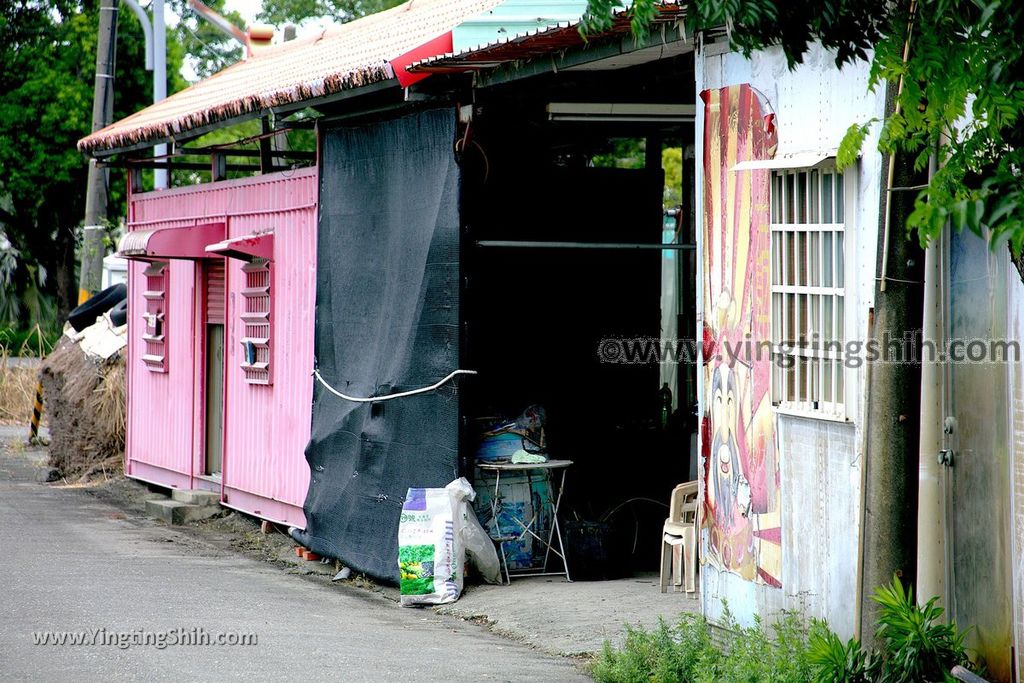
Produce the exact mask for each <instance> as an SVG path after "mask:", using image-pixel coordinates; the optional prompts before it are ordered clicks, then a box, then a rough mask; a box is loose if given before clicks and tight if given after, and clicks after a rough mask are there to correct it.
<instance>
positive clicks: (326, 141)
mask: <svg viewBox="0 0 1024 683" xmlns="http://www.w3.org/2000/svg"><path fill="white" fill-rule="evenodd" d="M454 136H455V115H454V111H453V110H451V109H433V110H428V111H422V112H418V113H414V114H410V115H407V116H404V117H402V118H397V119H393V120H390V121H385V122H381V123H374V124H370V125H363V126H358V127H345V128H336V129H329V130H327V131H326V132H325V134H324V136H323V147H322V149H323V158H322V162H321V167H320V226H319V233H318V237H317V278H316V284H317V292H316V330H315V342H314V343H315V353H316V362H317V366H318V368H319V370H320V373H321V375H322V376H323V377H324V379H325V380H326V381H327V382H329V383H330V384H331V385H332V386H333V387H335V388H336V389H337V390H338V391H341V392H342V393H345V394H347V395H349V396H356V397H366V396H379V395H384V394H390V393H397V392H401V391H407V390H410V389H416V388H420V387H424V386H429V385H431V384H434V383H435V382H437V381H438V380H440V379H442V378H443V377H445V376H446V375H447V374H448V373H450V372H451V371H452V370H455V369H456V368H458V367H459V207H458V188H459V172H458V167H457V165H456V163H455V159H454V156H453V152H452V143H453V140H454ZM459 381H460V380H459V379H458V378H456V379H455V380H453V381H451V382H449V383H447V384H446V385H444V386H442V387H441V388H440V389H438V390H436V391H432V392H429V393H424V394H418V395H416V396H411V397H408V398H399V399H396V400H393V401H386V402H379V403H373V404H370V403H355V402H351V401H347V400H344V399H341V398H338V397H337V396H334V395H332V394H330V393H329V392H328V391H327V390H326V389H324V388H323V387H322V386H320V385H319V383H317V384H316V385H315V389H314V395H313V418H312V420H313V422H312V436H311V439H310V442H309V445H308V446H307V448H306V459H307V461H308V462H309V466H310V471H311V481H310V484H309V492H308V493H307V496H306V502H305V507H304V509H305V513H306V530H305V532H298V534H297V537H298V539H299V540H300V541H301V542H302V543H303V544H304V545H306V546H307V547H309V548H310V549H311V550H313V551H314V552H316V553H319V554H321V555H324V556H328V557H334V558H338V559H340V560H341V561H342V562H344V563H345V564H346V565H347V566H349V567H351V568H352V569H353V570H355V571H358V572H364V573H366V574H368V575H370V576H373V577H375V578H377V579H382V580H386V581H391V582H396V583H397V581H398V522H399V517H400V515H401V510H402V501H403V499H404V497H405V495H406V491H407V489H408V488H409V487H411V486H415V487H440V486H444V485H445V484H447V483H449V482H450V481H451V480H452V479H454V478H455V477H456V476H457V468H458V459H457V449H458V435H459V405H458V393H457V382H459ZM462 381H464V380H462Z"/></svg>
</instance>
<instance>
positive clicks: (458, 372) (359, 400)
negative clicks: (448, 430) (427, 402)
mask: <svg viewBox="0 0 1024 683" xmlns="http://www.w3.org/2000/svg"><path fill="white" fill-rule="evenodd" d="M475 374H477V373H476V370H452V371H451V372H450V373H449V374H448V376H447V377H445V378H444V379H442V380H441V381H439V382H437V383H436V384H431V385H430V386H429V387H421V388H419V389H411V390H409V391H402V392H399V393H397V394H388V395H387V396H371V397H370V398H359V397H357V396H346V395H345V394H343V393H341V392H340V391H338V390H337V389H335V388H334V387H332V386H331V385H330V384H328V383H327V380H325V379H324V378H323V377H321V376H320V371H319V370H313V376H314V377H316V381H318V382H320V384H322V385H324V388H325V389H327V391H329V392H331V393H332V394H334V395H335V396H337V397H339V398H343V399H345V400H346V401H354V402H356V403H377V402H379V401H390V400H391V399H394V398H404V397H406V396H413V395H414V394H425V393H426V392H428V391H433V390H434V389H437V388H438V387H440V386H441V385H443V384H445V383H446V382H449V381H451V379H452V378H453V377H455V376H456V375H475Z"/></svg>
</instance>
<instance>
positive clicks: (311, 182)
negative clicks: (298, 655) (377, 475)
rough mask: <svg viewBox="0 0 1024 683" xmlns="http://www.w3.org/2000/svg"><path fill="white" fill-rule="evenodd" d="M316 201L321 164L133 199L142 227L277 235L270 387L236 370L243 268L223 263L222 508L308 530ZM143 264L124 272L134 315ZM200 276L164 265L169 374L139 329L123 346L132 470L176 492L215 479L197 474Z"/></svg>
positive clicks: (185, 266)
mask: <svg viewBox="0 0 1024 683" xmlns="http://www.w3.org/2000/svg"><path fill="white" fill-rule="evenodd" d="M316 200H317V175H316V169H303V170H299V171H289V172H282V173H274V174H268V175H264V176H260V177H255V178H246V179H243V180H233V181H225V182H219V183H212V184H207V185H196V186H192V187H187V188H177V189H173V190H166V191H162V192H150V193H146V194H141V195H136V196H134V197H133V199H132V202H131V205H130V213H129V218H130V221H131V223H132V225H133V227H135V228H137V229H143V228H145V229H150V228H158V227H180V226H184V225H192V224H196V223H200V222H211V221H216V220H218V219H223V220H225V222H226V223H227V233H228V236H229V237H238V236H242V235H246V234H251V233H253V232H259V231H265V230H267V229H271V228H272V229H273V230H274V262H273V265H272V266H271V269H272V272H273V290H272V313H271V318H272V321H273V330H274V331H273V339H272V341H271V349H272V359H271V367H272V373H273V384H271V385H270V386H261V385H253V384H249V383H247V382H246V381H245V378H244V375H243V373H242V369H241V367H240V362H241V360H242V358H241V353H242V351H241V347H240V344H239V338H240V337H241V336H242V329H241V321H240V319H239V315H238V314H239V307H240V306H241V304H242V294H241V290H242V288H243V286H244V277H243V273H242V270H241V267H242V262H241V261H237V260H234V259H228V260H227V263H226V275H227V324H226V326H225V342H224V343H225V370H224V372H225V377H224V387H225V389H224V392H225V399H224V402H225V412H224V451H223V453H224V456H223V475H222V485H223V501H224V503H225V504H227V505H229V506H231V507H235V508H238V509H241V510H243V511H245V512H249V513H252V514H255V515H258V516H261V517H264V518H267V519H271V520H274V521H279V522H283V523H287V524H290V525H294V526H300V527H303V526H305V518H304V516H303V514H302V503H303V500H304V499H305V496H306V489H307V488H308V485H309V468H308V466H307V464H306V461H305V457H304V455H303V451H304V449H305V447H306V443H307V442H308V440H309V430H310V403H311V400H312V392H313V385H312V377H311V375H310V373H311V370H312V367H313V315H314V304H315V286H316V225H317V215H316V210H317V209H316ZM142 269H143V268H142V266H138V265H133V266H132V268H131V272H130V277H131V280H130V288H131V297H132V300H131V306H132V314H131V315H132V316H134V317H137V316H136V315H135V313H134V312H135V311H141V310H143V304H142V290H143V289H144V283H145V279H144V278H143V277H142ZM200 274H201V269H200V268H198V267H196V266H194V265H193V264H192V263H191V262H188V261H172V262H171V274H170V303H169V305H168V313H167V317H168V320H167V323H166V332H167V335H168V354H169V357H168V372H167V373H166V374H158V373H152V372H150V371H149V370H147V369H146V367H145V366H144V365H143V364H142V362H141V360H140V351H141V339H139V338H138V336H139V335H138V334H137V333H136V332H135V331H134V330H133V331H132V332H131V333H130V337H131V341H130V342H129V354H130V358H129V392H130V393H129V409H128V440H127V456H126V466H127V471H128V473H129V475H130V476H134V477H137V478H140V479H146V480H150V481H154V482H156V483H160V484H163V485H167V486H175V487H181V488H185V487H191V488H202V487H207V488H209V487H210V486H211V484H212V482H211V481H210V480H209V479H204V478H203V477H202V476H201V475H202V472H203V467H204V448H205V446H204V443H205V438H204V433H205V432H204V429H205V427H204V422H203V420H204V415H205V410H204V408H203V406H204V393H203V392H204V386H205V384H204V369H203V367H202V366H203V357H204V352H203V350H204V348H205V340H204V339H203V329H202V328H203V327H204V325H203V324H202V317H201V315H202V298H201V297H202V285H203V283H202V280H201V279H199V277H200ZM133 324H135V321H133Z"/></svg>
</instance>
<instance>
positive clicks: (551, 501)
mask: <svg viewBox="0 0 1024 683" xmlns="http://www.w3.org/2000/svg"><path fill="white" fill-rule="evenodd" d="M570 465H572V460H548V461H547V462H538V463H500V462H480V463H477V467H479V468H480V470H481V471H482V472H488V473H490V472H493V473H494V496H493V497H492V498H491V518H492V519H493V520H494V529H495V531H496V532H497V538H495V539H494V540H495V541H496V542H497V544H498V549H499V551H500V554H501V563H502V565H503V566H504V567H505V580H506V582H508V583H511V582H512V577H513V576H565V580H566V581H572V578H571V577H570V576H569V563H568V561H566V559H565V545H564V544H563V542H562V529H561V527H560V526H559V524H558V509H559V506H560V505H561V503H562V491H563V490H564V489H565V474H566V472H567V471H568V469H569V466H570ZM533 470H543V471H544V474H545V475H547V474H551V475H552V476H551V489H552V490H551V491H550V494H549V496H548V497H547V499H546V500H542V501H541V505H544V506H546V507H547V508H548V509H549V510H550V511H551V528H550V529H549V530H548V534H547V539H544V538H542V537H541V536H540V535H539V534H538V533H537V532H538V531H540V529H535V527H536V526H537V520H538V519H539V518H540V517H541V515H540V513H539V511H538V510H534V511H533V518H532V519H530V520H525V519H521V518H519V517H516V516H515V515H514V514H512V513H509V516H511V517H512V519H513V521H514V522H515V523H516V524H517V525H518V527H520V528H514V529H502V528H501V522H500V512H501V474H502V472H524V473H525V474H526V480H527V484H528V485H529V486H530V490H531V491H532V490H533V480H532V478H531V476H530V473H531V472H532V471H533ZM558 471H561V473H562V476H561V477H560V478H559V483H558V490H557V492H556V491H555V490H554V488H555V481H554V480H555V478H556V477H555V476H554V475H555V474H557V472H558ZM526 534H530V535H531V536H533V537H534V538H535V539H537V541H538V542H540V543H542V544H544V564H543V566H542V567H541V568H540V571H537V570H535V569H527V570H519V571H516V572H515V573H512V572H510V571H509V568H508V559H507V558H506V557H505V542H507V541H517V540H521V539H522V538H523V537H525V536H526ZM556 541H557V544H558V547H557V548H555V542H556ZM552 553H554V554H555V555H557V556H558V557H559V558H560V559H561V560H562V571H560V572H549V571H548V559H549V558H550V557H551V554H552Z"/></svg>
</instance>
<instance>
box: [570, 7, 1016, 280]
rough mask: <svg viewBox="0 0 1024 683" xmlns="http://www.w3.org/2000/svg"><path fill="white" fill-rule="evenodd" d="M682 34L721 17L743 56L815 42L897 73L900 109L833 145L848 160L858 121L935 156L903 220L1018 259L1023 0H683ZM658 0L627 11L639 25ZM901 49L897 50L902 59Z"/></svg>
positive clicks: (927, 232)
mask: <svg viewBox="0 0 1024 683" xmlns="http://www.w3.org/2000/svg"><path fill="white" fill-rule="evenodd" d="M682 4H684V5H685V7H686V14H685V17H686V18H685V23H686V27H687V30H688V31H689V32H690V33H691V35H692V34H694V33H695V32H697V31H702V30H706V29H710V28H715V27H722V26H724V27H725V28H726V29H727V31H728V35H729V39H730V40H731V42H732V44H733V46H734V47H735V48H736V49H738V50H740V51H741V52H743V53H744V54H746V55H749V54H750V53H751V52H753V51H754V50H757V49H760V48H762V47H765V46H769V45H781V47H782V49H783V50H784V52H785V54H786V56H787V58H788V60H789V64H790V67H791V68H792V67H794V66H796V65H797V64H799V63H800V62H801V60H802V59H803V56H804V55H805V53H806V52H807V49H808V47H809V46H810V45H811V44H812V43H814V42H820V43H821V44H822V45H823V46H824V47H826V48H828V49H830V50H833V51H834V52H835V60H836V64H837V65H838V66H842V65H844V64H847V63H849V62H852V61H854V60H859V59H870V60H871V87H872V88H876V87H879V86H881V85H882V84H883V83H885V82H890V83H896V82H899V81H900V80H901V79H902V81H903V90H902V93H901V94H900V96H899V98H898V100H899V111H898V112H894V113H892V114H890V115H889V116H887V117H886V118H885V120H883V121H881V122H865V121H851V122H850V123H851V124H853V125H852V126H851V129H850V132H849V133H848V135H847V139H846V140H845V141H844V144H843V147H842V148H841V152H842V156H843V159H841V161H842V160H846V161H849V160H850V158H851V157H853V156H854V155H855V151H856V150H857V149H859V147H860V145H861V144H862V143H863V140H864V138H865V135H866V133H867V126H871V125H880V126H881V134H880V141H879V149H880V151H881V152H883V153H887V154H888V153H901V154H909V155H911V157H912V158H913V159H915V161H916V165H917V167H918V168H919V169H923V168H925V167H926V166H927V163H928V159H929V157H930V156H931V155H932V154H935V155H936V158H937V160H938V162H939V166H940V170H939V171H938V173H936V174H935V176H934V177H933V178H932V179H931V182H930V183H929V185H928V187H927V188H926V189H924V190H922V191H921V192H920V194H919V195H918V198H917V202H916V208H915V210H914V212H913V213H912V215H911V216H910V218H909V220H908V224H907V226H906V227H907V231H908V235H912V234H915V231H916V234H917V236H918V238H919V239H920V240H921V241H922V242H927V241H929V240H931V239H934V238H935V237H936V236H937V235H939V234H940V231H941V229H942V227H943V225H944V224H945V223H946V221H947V220H949V221H951V223H952V225H953V226H954V227H956V228H957V229H963V228H968V229H970V230H973V231H974V232H976V233H978V234H980V235H982V236H985V237H987V238H989V239H991V241H992V244H993V246H995V245H998V244H1000V243H1002V242H1004V241H1008V242H1009V243H1010V245H1011V247H1012V251H1013V253H1014V255H1015V256H1016V257H1017V265H1018V268H1020V269H1022V270H1021V272H1022V276H1024V268H1022V263H1021V261H1020V260H1019V256H1020V254H1021V249H1022V247H1024V175H1022V168H1024V150H1022V147H1024V146H1022V136H1024V127H1022V126H1021V112H1022V110H1024V82H1022V74H1024V59H1022V53H1024V43H1022V42H1021V40H1020V38H1019V36H1020V35H1021V33H1022V31H1024V3H1021V2H1019V0H896V1H895V2H889V3H879V2H875V1H874V0H814V1H813V2H812V1H808V0H686V1H684V2H683V3H682ZM622 6H623V5H622V2H621V0H590V3H589V7H588V14H587V16H586V18H585V21H584V25H583V30H584V32H585V33H586V34H588V35H593V34H598V33H600V32H601V31H603V30H605V29H607V28H608V27H609V26H610V24H611V20H612V19H611V17H612V12H613V10H615V9H616V8H621V7H622ZM656 13H657V1H656V0H636V2H634V3H633V5H632V6H631V8H630V9H629V14H630V18H631V22H632V27H633V30H634V33H636V34H638V35H642V34H644V33H645V32H646V31H647V30H648V29H649V27H650V24H651V21H652V20H653V18H654V17H655V15H656ZM905 53H906V58H904V57H905Z"/></svg>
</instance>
